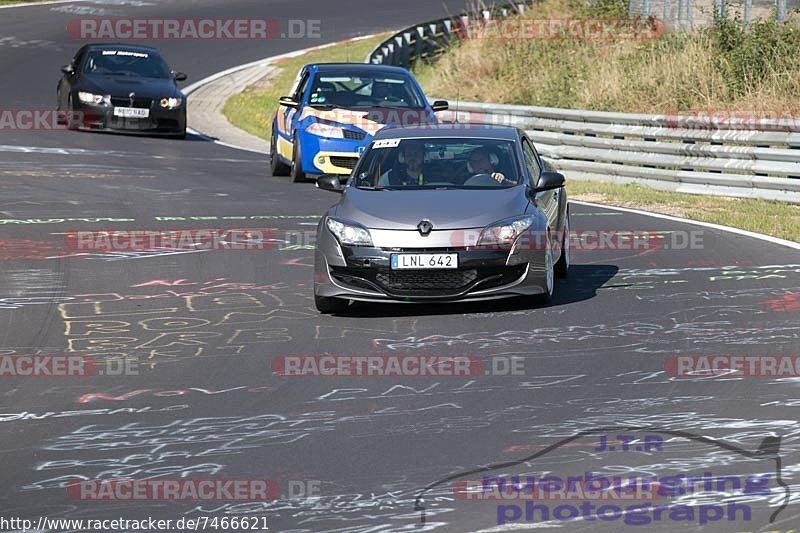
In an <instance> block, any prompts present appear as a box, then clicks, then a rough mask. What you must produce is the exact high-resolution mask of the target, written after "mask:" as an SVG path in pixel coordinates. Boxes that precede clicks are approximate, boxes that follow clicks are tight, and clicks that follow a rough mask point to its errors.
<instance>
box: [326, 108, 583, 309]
mask: <svg viewBox="0 0 800 533" xmlns="http://www.w3.org/2000/svg"><path fill="white" fill-rule="evenodd" d="M317 187H319V188H321V189H325V190H330V191H335V192H338V193H341V194H342V197H341V199H340V200H339V202H338V203H337V204H336V205H334V206H332V207H331V208H330V209H329V210H328V212H327V213H326V214H325V216H323V217H322V219H321V220H320V223H319V226H318V227H317V240H316V251H315V275H314V301H315V303H316V306H317V309H318V310H319V311H320V312H322V313H334V312H341V311H344V310H345V309H346V307H347V305H348V303H349V302H348V300H358V301H365V302H391V301H394V302H442V301H445V302H447V301H460V300H485V299H493V298H503V297H512V296H531V297H534V298H535V299H536V300H538V301H539V302H546V301H548V300H549V299H550V297H551V296H552V294H553V287H554V278H555V277H566V275H567V272H568V270H569V238H568V235H569V209H568V205H567V195H566V191H565V186H564V176H563V175H561V174H559V173H557V172H555V171H554V170H553V169H552V168H551V167H550V166H548V164H547V163H545V162H544V161H543V160H542V159H541V158H540V157H539V154H538V153H537V152H536V149H535V148H534V146H533V143H531V142H530V140H529V139H528V138H527V136H526V135H525V132H524V131H522V130H519V129H516V128H511V127H498V126H482V125H480V126H479V125H469V124H441V125H434V126H419V127H409V128H385V129H383V130H381V131H379V132H378V133H377V134H376V135H375V138H374V139H373V140H372V142H371V143H370V145H369V146H367V148H366V150H365V152H364V154H363V155H362V157H361V158H360V159H359V162H358V164H357V166H356V167H355V169H354V170H353V174H352V175H351V177H350V179H349V181H348V182H347V184H346V185H345V186H342V185H341V184H340V182H339V177H338V176H333V175H323V176H320V177H319V178H318V179H317Z"/></svg>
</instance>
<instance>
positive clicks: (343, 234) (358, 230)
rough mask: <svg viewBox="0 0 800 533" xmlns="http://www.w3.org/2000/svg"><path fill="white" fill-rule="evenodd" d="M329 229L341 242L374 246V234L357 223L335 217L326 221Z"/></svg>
mask: <svg viewBox="0 0 800 533" xmlns="http://www.w3.org/2000/svg"><path fill="white" fill-rule="evenodd" d="M325 225H326V226H328V230H330V232H331V233H333V235H334V236H335V237H336V239H337V240H338V241H339V243H340V244H348V245H351V246H372V236H371V235H370V234H369V230H368V229H367V228H365V227H362V226H357V225H355V224H348V223H345V222H342V221H340V220H336V219H335V218H328V219H327V220H326V221H325Z"/></svg>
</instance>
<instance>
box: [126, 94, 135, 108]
mask: <svg viewBox="0 0 800 533" xmlns="http://www.w3.org/2000/svg"><path fill="white" fill-rule="evenodd" d="M128 98H130V101H131V107H133V99H134V98H136V93H131V94H129V95H128Z"/></svg>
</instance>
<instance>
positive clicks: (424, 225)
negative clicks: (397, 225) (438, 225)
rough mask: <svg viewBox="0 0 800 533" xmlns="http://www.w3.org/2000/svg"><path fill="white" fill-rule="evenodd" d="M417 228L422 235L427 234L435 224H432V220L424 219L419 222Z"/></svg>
mask: <svg viewBox="0 0 800 533" xmlns="http://www.w3.org/2000/svg"><path fill="white" fill-rule="evenodd" d="M417 229H418V230H419V233H420V235H422V236H427V235H428V234H429V233H430V232H431V230H432V229H433V224H431V221H430V220H423V221H422V222H420V223H419V224H417Z"/></svg>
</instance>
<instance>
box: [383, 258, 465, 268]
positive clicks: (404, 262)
mask: <svg viewBox="0 0 800 533" xmlns="http://www.w3.org/2000/svg"><path fill="white" fill-rule="evenodd" d="M441 268H458V254H392V270H422V269H426V270H427V269H441Z"/></svg>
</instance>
